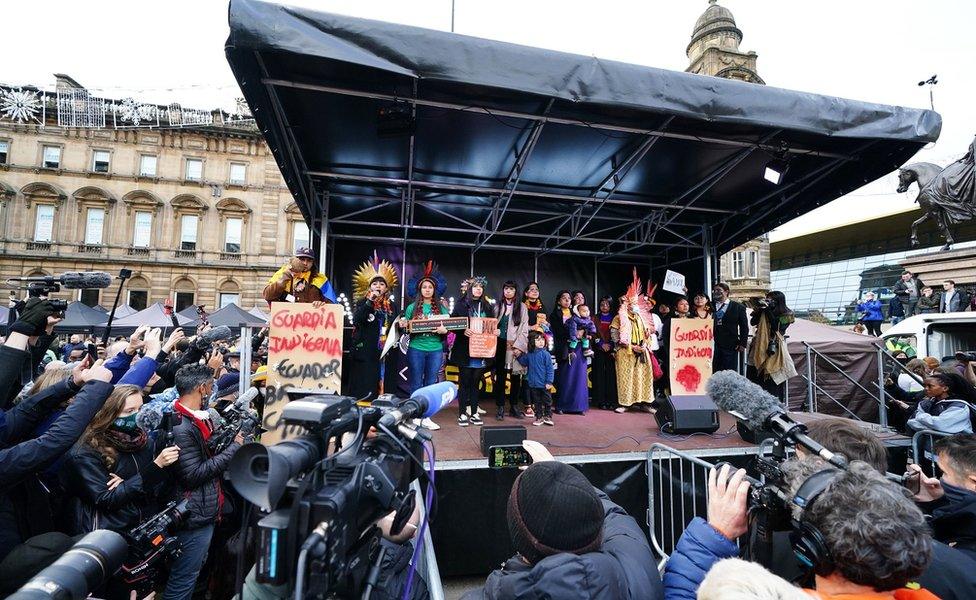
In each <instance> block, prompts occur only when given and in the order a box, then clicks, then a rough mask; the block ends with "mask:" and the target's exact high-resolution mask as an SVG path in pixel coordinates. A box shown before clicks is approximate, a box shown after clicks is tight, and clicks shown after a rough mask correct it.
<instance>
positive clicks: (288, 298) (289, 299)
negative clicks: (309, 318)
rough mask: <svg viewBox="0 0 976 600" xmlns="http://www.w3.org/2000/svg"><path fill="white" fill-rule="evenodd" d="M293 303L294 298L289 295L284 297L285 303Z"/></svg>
mask: <svg viewBox="0 0 976 600" xmlns="http://www.w3.org/2000/svg"><path fill="white" fill-rule="evenodd" d="M294 301H295V297H294V296H292V295H291V294H288V295H287V296H285V302H294Z"/></svg>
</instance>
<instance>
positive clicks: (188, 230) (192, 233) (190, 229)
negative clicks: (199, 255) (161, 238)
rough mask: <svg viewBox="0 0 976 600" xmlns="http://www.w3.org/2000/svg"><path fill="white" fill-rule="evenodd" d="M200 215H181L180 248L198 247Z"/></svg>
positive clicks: (190, 248) (194, 248) (192, 248)
mask: <svg viewBox="0 0 976 600" xmlns="http://www.w3.org/2000/svg"><path fill="white" fill-rule="evenodd" d="M199 221H200V219H199V217H197V216H196V215H183V216H182V217H180V250H196V249H197V227H198V225H199Z"/></svg>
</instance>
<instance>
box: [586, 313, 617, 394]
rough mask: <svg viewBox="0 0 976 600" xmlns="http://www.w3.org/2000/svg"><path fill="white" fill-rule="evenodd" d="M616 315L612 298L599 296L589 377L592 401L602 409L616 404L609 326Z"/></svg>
mask: <svg viewBox="0 0 976 600" xmlns="http://www.w3.org/2000/svg"><path fill="white" fill-rule="evenodd" d="M615 316H616V314H615V312H614V310H613V298H612V297H610V296H604V297H603V298H600V304H599V306H598V308H597V313H596V317H595V318H594V319H593V322H594V323H595V324H596V331H597V337H596V339H595V340H594V344H593V346H594V347H593V368H592V369H591V371H590V377H591V379H592V381H593V403H594V404H596V405H597V406H599V407H600V408H602V409H603V410H613V409H614V407H615V406H616V404H617V369H616V367H615V365H614V362H613V353H614V349H615V348H614V343H613V339H612V338H611V335H610V326H611V325H612V324H613V318H614V317H615Z"/></svg>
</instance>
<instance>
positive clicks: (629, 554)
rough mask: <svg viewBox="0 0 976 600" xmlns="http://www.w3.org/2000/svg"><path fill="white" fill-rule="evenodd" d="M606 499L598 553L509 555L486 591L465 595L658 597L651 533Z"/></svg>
mask: <svg viewBox="0 0 976 600" xmlns="http://www.w3.org/2000/svg"><path fill="white" fill-rule="evenodd" d="M597 494H598V495H599V496H600V499H601V501H602V502H603V509H604V515H605V516H604V521H603V544H602V546H601V547H600V549H599V550H598V551H596V552H588V553H586V554H579V555H577V554H554V555H552V556H547V557H546V558H544V559H542V560H540V561H539V562H538V563H536V564H535V565H531V566H530V565H527V564H525V563H524V562H523V561H522V560H521V559H520V558H518V557H514V558H511V559H509V560H508V562H506V563H505V564H504V565H503V566H502V569H501V570H498V571H494V572H493V573H492V574H491V575H489V576H488V580H487V581H486V582H485V587H484V589H483V590H477V591H473V592H468V593H467V594H465V595H464V596H463V597H462V598H463V600H479V599H480V600H509V599H512V600H514V599H516V598H518V599H522V598H525V599H529V598H559V599H560V600H577V599H578V600H584V599H585V600H590V599H595V598H601V599H602V598H613V599H614V600H627V599H632V600H656V599H658V598H661V597H662V590H661V580H660V578H659V577H658V574H657V566H656V563H655V560H654V556H653V554H652V553H651V547H650V546H649V545H648V543H647V537H645V536H644V532H643V531H642V530H641V528H640V526H638V525H637V521H635V520H634V519H633V518H632V517H630V516H629V515H628V514H627V513H626V512H624V510H623V509H622V508H620V507H619V506H617V505H616V504H614V503H613V502H611V501H610V499H609V498H608V497H607V496H606V494H604V493H603V492H601V491H600V490H597Z"/></svg>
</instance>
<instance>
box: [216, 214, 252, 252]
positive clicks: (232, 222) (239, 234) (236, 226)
mask: <svg viewBox="0 0 976 600" xmlns="http://www.w3.org/2000/svg"><path fill="white" fill-rule="evenodd" d="M217 214H218V215H219V217H220V222H221V224H222V225H223V243H222V244H221V246H220V257H221V259H223V260H238V261H239V260H241V255H242V254H244V253H245V252H246V251H247V248H246V246H245V243H244V241H245V240H246V239H247V234H246V232H247V223H248V220H249V219H250V216H251V209H250V208H248V206H247V204H245V203H244V202H243V201H241V200H238V199H237V198H224V199H222V200H220V201H219V202H217Z"/></svg>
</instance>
